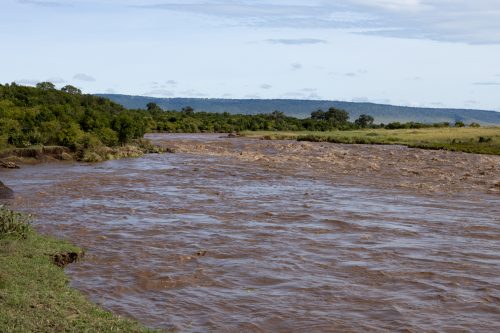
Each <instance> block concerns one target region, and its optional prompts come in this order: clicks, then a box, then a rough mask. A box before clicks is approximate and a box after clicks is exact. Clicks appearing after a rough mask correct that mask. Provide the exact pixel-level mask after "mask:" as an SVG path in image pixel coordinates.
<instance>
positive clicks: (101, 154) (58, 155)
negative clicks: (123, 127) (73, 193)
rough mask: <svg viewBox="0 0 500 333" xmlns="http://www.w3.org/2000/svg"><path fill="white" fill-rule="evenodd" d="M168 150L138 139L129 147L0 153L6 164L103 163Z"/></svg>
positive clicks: (42, 148)
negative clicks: (51, 162) (50, 162)
mask: <svg viewBox="0 0 500 333" xmlns="http://www.w3.org/2000/svg"><path fill="white" fill-rule="evenodd" d="M163 152H168V150H166V149H163V148H162V147H159V146H157V145H153V144H151V142H150V141H149V140H146V139H138V140H134V141H133V142H131V143H130V144H128V145H124V146H117V147H107V146H97V147H92V148H86V149H78V150H76V151H71V150H70V149H69V148H68V147H63V146H34V147H29V148H11V149H5V150H3V151H0V159H1V161H2V162H4V163H9V162H10V163H14V165H16V164H17V163H19V164H37V163H40V162H49V161H80V162H88V163H95V162H103V161H107V160H116V159H120V158H129V157H140V156H143V155H144V154H150V153H163Z"/></svg>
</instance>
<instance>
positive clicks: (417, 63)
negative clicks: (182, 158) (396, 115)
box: [0, 0, 500, 111]
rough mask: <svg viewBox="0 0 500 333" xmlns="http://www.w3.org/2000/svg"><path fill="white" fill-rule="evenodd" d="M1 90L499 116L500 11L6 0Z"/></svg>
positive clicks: (433, 5) (494, 7)
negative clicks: (305, 102) (50, 87)
mask: <svg viewBox="0 0 500 333" xmlns="http://www.w3.org/2000/svg"><path fill="white" fill-rule="evenodd" d="M0 37H1V40H2V52H0V82H4V83H7V82H13V81H16V82H18V83H20V84H26V85H29V84H35V83H36V82H38V81H46V80H50V81H52V82H54V83H55V84H56V85H57V86H63V85H66V84H72V85H75V86H77V87H80V88H81V89H82V90H83V91H84V92H87V93H104V92H116V93H123V94H133V95H149V96H158V97H224V98H299V99H334V100H345V101H371V102H378V103H391V104H399V105H412V106H431V107H465V108H482V109H490V110H498V111H500V61H499V59H500V1H498V0H474V1H470V0H346V1H342V2H340V1H327V0H323V1H315V0H309V1H297V0H269V1H258V0H257V1H250V0H174V1H169V0H143V1H139V0H108V1H92V0H90V1H83V0H64V1H63V0H2V1H1V2H0Z"/></svg>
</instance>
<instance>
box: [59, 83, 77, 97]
mask: <svg viewBox="0 0 500 333" xmlns="http://www.w3.org/2000/svg"><path fill="white" fill-rule="evenodd" d="M61 91H64V92H66V93H68V94H75V95H80V94H81V93H82V91H81V90H80V89H78V88H76V87H74V86H71V85H67V86H64V87H62V88H61Z"/></svg>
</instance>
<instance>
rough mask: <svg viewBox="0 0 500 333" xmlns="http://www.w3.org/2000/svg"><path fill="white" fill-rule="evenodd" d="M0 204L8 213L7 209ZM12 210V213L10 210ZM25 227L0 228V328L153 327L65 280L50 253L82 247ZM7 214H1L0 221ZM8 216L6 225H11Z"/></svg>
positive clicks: (79, 329)
mask: <svg viewBox="0 0 500 333" xmlns="http://www.w3.org/2000/svg"><path fill="white" fill-rule="evenodd" d="M0 209H1V210H2V211H3V213H5V214H4V215H2V216H6V215H9V214H8V213H7V211H8V210H7V209H5V208H1V207H0ZM13 214H15V213H13ZM16 216H18V217H19V219H18V222H19V223H18V224H26V223H28V224H26V228H20V229H19V225H18V226H16V227H12V228H11V227H5V228H4V229H5V230H14V231H16V230H21V235H24V236H25V237H19V234H18V233H16V232H10V233H3V232H2V233H0V332H23V333H24V332H152V331H151V330H148V329H146V328H144V327H143V326H141V325H140V324H139V323H137V322H135V321H133V320H130V319H127V318H122V317H119V316H116V315H113V314H111V313H110V312H107V311H104V310H103V309H101V308H99V307H98V306H97V305H95V304H93V303H91V302H90V301H88V300H87V299H86V298H85V297H84V296H83V295H82V294H80V293H79V292H78V291H76V290H74V289H72V288H70V287H69V286H68V278H67V277H66V275H65V274H64V271H63V269H62V268H60V267H58V266H56V265H55V264H54V263H53V256H54V255H57V254H64V253H71V252H72V253H81V250H80V249H79V248H77V247H75V246H72V245H71V244H69V243H67V242H64V241H60V240H56V239H53V238H50V237H45V236H41V235H39V234H37V233H35V232H34V231H33V230H32V229H31V227H30V226H29V218H27V217H26V216H24V217H23V215H16ZM4 222H5V220H4V219H3V218H2V217H0V225H1V224H3V223H4ZM15 224H16V223H13V222H12V221H10V222H9V225H10V226H13V225H15Z"/></svg>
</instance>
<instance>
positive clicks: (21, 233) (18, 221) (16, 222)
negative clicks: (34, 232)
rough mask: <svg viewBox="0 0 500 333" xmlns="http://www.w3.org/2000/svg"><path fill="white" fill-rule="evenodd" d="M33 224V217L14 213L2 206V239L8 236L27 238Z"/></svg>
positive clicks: (0, 209) (0, 232) (0, 219)
mask: <svg viewBox="0 0 500 333" xmlns="http://www.w3.org/2000/svg"><path fill="white" fill-rule="evenodd" d="M31 222H32V216H31V215H29V214H24V213H19V212H14V211H12V210H10V209H8V208H5V207H4V206H0V238H2V237H7V236H11V237H15V238H23V239H25V238H27V237H28V234H29V232H30V230H31Z"/></svg>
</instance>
